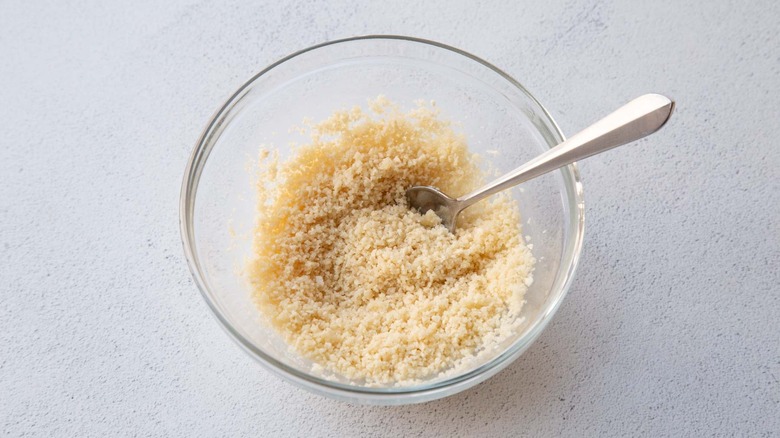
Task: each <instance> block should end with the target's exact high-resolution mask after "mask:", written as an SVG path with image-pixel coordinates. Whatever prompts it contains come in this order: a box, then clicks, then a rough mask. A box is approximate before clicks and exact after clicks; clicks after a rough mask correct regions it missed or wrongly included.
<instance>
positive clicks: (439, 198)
mask: <svg viewBox="0 0 780 438" xmlns="http://www.w3.org/2000/svg"><path fill="white" fill-rule="evenodd" d="M673 109H674V102H673V101H672V100H671V99H669V98H668V97H664V96H661V95H660V94H645V95H644V96H640V97H638V98H636V99H634V100H632V101H631V102H629V103H627V104H625V105H623V106H622V107H620V108H618V110H617V111H615V112H613V113H612V114H610V115H608V116H606V117H604V118H603V119H601V120H599V121H598V122H596V123H594V124H592V125H590V126H589V127H587V128H585V129H584V130H582V131H580V132H579V133H577V134H575V135H573V136H572V137H571V138H569V139H568V140H566V141H564V142H563V143H561V144H559V145H558V146H555V147H554V148H552V149H550V150H549V151H547V152H545V153H543V154H541V155H539V156H538V157H536V158H534V159H533V160H531V161H529V162H527V163H525V164H523V165H522V166H520V167H518V168H517V169H515V170H513V171H511V172H509V173H507V174H506V175H504V176H502V177H500V178H498V179H497V180H495V181H493V182H491V183H490V184H488V185H486V186H484V187H482V188H480V189H478V190H475V191H473V192H471V193H469V194H467V195H465V196H461V197H460V198H457V199H455V198H451V197H449V196H447V195H445V194H444V193H442V192H441V191H440V190H439V189H437V188H435V187H430V186H414V187H412V188H410V189H409V190H407V191H406V199H407V201H409V206H411V207H413V208H416V209H417V210H419V211H420V212H421V213H425V212H427V211H428V210H433V211H434V212H435V213H436V214H437V215H438V216H439V217H440V218H441V220H442V223H443V224H444V226H446V227H447V228H449V230H450V231H451V232H453V233H454V232H455V224H456V221H457V219H458V214H459V213H460V212H461V211H463V210H464V209H465V208H468V207H470V206H471V205H474V204H475V203H477V202H479V201H481V200H482V199H485V198H487V197H488V196H490V195H493V194H496V193H498V192H500V191H502V190H505V189H508V188H510V187H514V186H516V185H518V184H520V183H522V182H525V181H528V180H529V179H532V178H536V177H537V176H540V175H544V174H545V173H547V172H550V171H553V170H555V169H558V168H559V167H563V166H566V165H567V164H571V163H573V162H575V161H577V160H580V159H583V158H587V157H589V156H591V155H596V154H599V153H601V152H604V151H606V150H609V149H612V148H614V147H617V146H621V145H624V144H626V143H631V142H632V141H636V140H639V139H640V138H643V137H646V136H648V135H650V134H652V133H654V132H656V131H658V130H659V129H661V127H662V126H664V124H665V123H666V121H667V120H669V117H670V116H671V115H672V110H673Z"/></svg>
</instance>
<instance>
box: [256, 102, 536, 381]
mask: <svg viewBox="0 0 780 438" xmlns="http://www.w3.org/2000/svg"><path fill="white" fill-rule="evenodd" d="M369 108H370V110H369V111H365V112H364V111H363V110H361V109H360V108H354V109H352V110H349V111H340V112H336V113H335V114H333V115H332V116H331V117H330V118H328V119H327V120H325V121H323V122H322V123H319V124H317V125H315V126H313V127H312V128H311V129H310V134H311V142H310V143H309V144H307V145H304V146H298V147H296V149H295V151H294V153H293V156H292V158H290V159H289V160H287V161H286V162H283V163H278V162H277V161H278V160H276V159H275V158H274V156H269V154H268V153H267V152H263V153H261V159H260V176H259V182H258V191H259V200H260V201H259V208H258V220H257V228H256V232H255V236H254V254H255V257H254V259H253V260H252V261H251V263H250V266H249V270H248V272H249V281H250V282H251V285H252V287H253V290H254V298H255V301H256V303H257V306H258V308H259V309H260V311H261V312H262V313H263V314H264V315H265V316H266V317H267V319H268V320H269V321H270V322H271V324H272V325H273V326H274V327H275V329H276V330H277V331H278V332H279V333H280V334H281V335H282V336H283V337H284V339H285V340H286V342H288V343H289V344H290V345H291V346H292V347H293V348H294V349H295V350H297V351H298V352H299V353H300V354H301V355H303V356H305V357H307V358H310V359H311V360H313V361H314V362H315V363H317V364H319V365H320V366H322V367H323V368H324V369H326V370H328V371H330V372H333V373H337V374H340V375H342V376H344V377H346V378H348V379H352V380H358V381H362V382H364V384H367V385H391V384H396V385H398V384H404V383H405V382H414V381H419V380H421V379H426V378H431V377H435V376H436V375H438V374H439V373H442V372H445V371H446V370H447V369H448V368H451V367H453V366H454V365H455V364H457V363H459V362H461V361H463V360H464V359H467V358H469V357H472V356H473V355H475V354H477V353H478V352H479V351H481V350H484V349H485V348H486V347H488V345H485V343H486V342H491V343H494V344H497V343H498V342H500V341H501V340H503V339H505V338H506V337H507V336H508V335H509V334H510V332H511V328H512V327H514V325H515V324H516V323H517V321H518V314H519V312H520V308H521V306H522V304H523V296H524V294H525V291H526V289H527V287H528V285H530V283H531V279H532V277H531V273H532V270H533V265H534V262H535V260H534V258H533V257H532V255H531V252H530V250H529V249H528V247H527V246H526V245H525V242H524V241H523V238H522V234H521V229H520V225H519V224H520V213H519V210H518V207H517V205H516V203H515V202H514V201H512V200H511V199H510V198H508V197H506V196H500V195H499V196H497V197H495V198H493V199H492V200H490V201H485V202H481V203H479V204H477V205H475V206H473V207H471V208H470V209H468V210H466V211H465V212H464V213H463V214H461V216H460V218H459V221H458V230H457V232H456V233H455V234H452V233H450V232H449V231H448V230H447V229H446V228H445V227H444V226H442V225H441V223H440V220H439V218H438V217H437V216H436V215H435V214H434V213H433V212H428V213H427V214H425V215H421V214H419V213H418V212H416V211H413V210H411V209H410V208H409V207H408V205H407V203H406V200H405V198H404V192H405V190H406V189H407V188H409V187H411V186H413V185H432V186H436V187H438V188H440V189H441V190H443V191H444V192H445V193H449V194H452V195H461V194H464V193H466V192H468V191H469V190H471V189H473V188H475V187H477V186H478V185H479V184H480V183H481V182H482V179H483V178H482V174H481V173H480V171H479V168H478V166H477V162H476V156H474V155H471V154H470V153H469V152H468V149H467V146H466V143H465V141H464V139H463V137H462V136H459V135H457V134H456V133H455V132H453V130H452V128H451V127H450V124H449V123H447V122H445V121H443V120H441V119H440V118H439V117H438V112H437V111H436V110H434V109H432V108H431V107H430V106H426V105H423V104H418V106H417V107H416V108H415V109H413V110H412V111H410V112H407V113H403V112H401V111H400V110H399V109H398V108H397V107H396V106H394V105H392V104H390V103H389V102H388V101H387V100H386V99H384V98H381V97H380V98H378V99H376V100H374V101H372V102H371V103H370V105H369Z"/></svg>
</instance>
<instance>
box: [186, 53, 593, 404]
mask: <svg viewBox="0 0 780 438" xmlns="http://www.w3.org/2000/svg"><path fill="white" fill-rule="evenodd" d="M378 95H385V96H386V97H388V98H389V99H390V100H391V101H393V102H395V103H397V104H399V105H401V106H402V107H404V108H411V107H413V106H414V102H415V101H417V100H420V99H422V100H425V101H435V102H436V106H437V107H438V108H439V109H440V110H441V116H442V117H443V118H445V119H449V120H451V121H453V122H455V129H456V130H457V131H460V132H462V133H464V134H465V135H466V138H467V141H468V144H469V147H470V149H471V151H472V152H476V153H478V154H479V155H481V157H482V159H483V163H482V164H483V167H484V168H485V169H486V170H487V171H488V172H490V173H491V174H494V175H497V174H500V173H504V172H507V171H509V170H511V169H513V168H515V167H517V166H519V165H520V164H522V163H523V162H525V161H527V160H528V159H530V158H532V157H534V156H536V155H538V154H539V153H541V152H543V151H544V150H546V149H548V148H549V147H550V146H551V145H554V144H557V143H558V142H560V141H561V140H562V139H561V136H560V134H559V132H558V130H557V128H556V127H555V125H554V123H553V122H552V120H551V119H550V118H549V116H548V115H547V114H546V113H545V111H544V109H543V108H541V106H540V105H539V104H538V103H537V102H536V101H535V100H534V99H533V98H532V97H531V96H530V95H529V94H527V92H525V91H524V90H523V89H522V88H520V87H519V86H517V85H516V84H514V83H513V82H512V81H510V80H508V79H507V78H506V77H504V76H503V75H501V74H500V73H498V72H497V71H496V70H494V69H492V68H490V67H489V66H486V65H485V64H482V63H481V62H478V61H476V60H474V59H472V58H470V57H468V56H466V55H464V54H462V53H459V52H456V51H453V50H451V49H448V48H444V47H440V46H436V45H432V44H428V43H424V42H419V41H410V40H406V39H392V38H385V39H383V38H368V39H356V40H349V41H343V42H339V43H336V44H328V45H323V46H320V47H318V48H314V49H310V50H308V51H305V52H303V53H300V54H297V55H294V56H293V57H291V58H288V59H286V60H283V61H280V63H277V64H276V65H274V66H272V67H270V68H269V69H267V70H266V71H264V72H263V73H261V74H260V75H258V76H256V77H255V78H253V79H252V80H251V81H250V82H249V83H247V84H246V85H245V86H244V87H243V88H242V89H241V90H239V91H238V92H237V93H236V94H235V95H234V96H233V98H232V99H231V100H230V101H228V103H227V104H226V105H225V107H223V109H222V110H221V111H220V112H219V113H218V114H217V115H216V116H215V119H214V120H213V121H212V123H211V125H210V126H209V127H208V128H207V130H206V132H205V133H204V136H203V139H202V142H201V144H200V145H199V147H198V149H196V151H195V153H194V154H193V162H192V163H191V169H190V174H189V177H188V178H189V181H186V182H185V199H184V200H183V203H184V204H183V207H184V208H185V209H186V210H187V212H188V213H189V214H187V215H185V216H184V218H185V219H184V221H185V224H184V226H185V228H186V232H185V237H184V238H185V240H187V241H188V242H187V243H188V244H189V246H190V248H191V255H190V258H191V260H190V263H191V266H192V268H193V271H194V272H195V274H196V275H195V276H196V279H197V280H198V282H199V283H200V284H199V286H201V289H202V290H203V292H204V295H205V296H206V299H207V301H209V302H210V305H211V306H212V308H213V309H214V310H215V312H216V313H217V314H218V316H219V317H220V319H221V320H222V322H223V323H224V324H225V325H226V326H227V328H228V329H229V331H230V332H231V333H232V334H233V335H234V336H236V337H238V338H240V340H241V342H242V343H244V346H245V347H247V348H248V349H249V350H250V352H251V353H253V354H254V355H255V356H256V357H258V358H259V359H261V361H262V362H264V363H266V364H268V363H270V364H271V367H272V368H276V370H277V371H280V372H281V373H282V374H285V375H288V376H289V375H290V374H292V375H294V376H297V377H298V378H301V377H302V378H303V379H304V380H312V381H313V382H315V383H316V384H324V385H326V386H328V385H331V386H334V387H338V388H342V389H347V390H350V389H355V390H358V391H368V392H382V391H386V392H396V393H397V392H400V393H403V392H415V391H419V390H424V389H429V388H435V387H442V386H446V385H448V384H449V383H451V382H453V381H455V380H457V379H458V378H461V379H462V378H464V374H463V373H459V374H458V375H451V376H446V377H441V378H438V379H435V380H431V381H429V382H426V383H425V384H424V385H422V386H421V387H407V388H364V387H362V385H361V382H351V381H348V380H346V379H343V378H341V377H339V376H333V375H323V374H318V373H315V372H313V371H312V363H310V362H309V361H308V360H306V359H304V358H301V357H299V356H298V355H297V354H296V353H295V352H293V351H290V350H289V349H288V348H287V346H286V345H285V344H284V342H283V341H282V340H281V338H280V337H279V336H278V335H277V334H276V333H275V332H274V331H273V330H272V329H270V328H269V327H268V325H267V324H266V323H265V322H264V321H263V318H262V315H261V314H260V313H259V312H258V311H257V309H256V308H255V306H254V304H253V302H252V300H251V292H250V289H249V288H248V286H247V284H246V283H245V282H244V280H243V278H242V275H241V271H242V270H243V268H244V266H245V265H246V263H247V260H248V258H249V257H250V255H251V242H252V234H253V226H254V216H255V211H256V208H257V207H256V200H255V196H256V194H255V191H254V181H253V172H252V165H253V163H254V161H255V160H256V159H257V156H258V152H259V149H260V147H261V145H264V146H266V147H267V146H273V147H274V148H275V149H277V150H278V153H279V156H280V158H281V159H283V160H284V159H286V158H287V157H288V156H289V154H290V149H289V147H288V144H289V143H290V142H298V143H301V142H306V141H307V138H306V137H305V136H303V135H301V134H299V133H296V132H293V131H291V130H290V128H292V127H294V126H300V125H301V122H302V120H303V119H304V118H309V119H311V120H314V121H318V120H321V119H323V118H326V117H327V116H329V115H330V114H331V113H332V112H333V111H335V110H338V109H344V108H350V107H353V106H355V105H362V106H364V107H365V106H366V104H367V102H368V100H369V99H371V98H374V97H376V96H378ZM577 184H578V182H577V181H576V175H575V173H574V171H573V169H572V168H564V169H562V170H560V171H556V172H553V173H551V174H548V175H546V176H543V177H540V178H537V179H535V180H533V181H530V182H528V183H525V184H523V185H522V186H521V187H517V188H515V189H512V193H511V194H512V196H513V197H514V198H516V199H517V200H518V201H519V204H520V208H521V214H522V216H523V220H522V226H523V234H524V235H526V236H527V238H528V241H529V243H531V244H532V245H533V250H532V252H533V254H534V256H535V257H536V259H537V264H536V268H535V272H534V283H533V284H532V286H531V287H530V289H529V290H528V293H527V294H526V301H527V302H526V304H525V306H524V308H523V312H522V314H523V317H524V318H525V319H524V323H523V325H522V327H521V329H520V330H519V331H518V332H516V333H515V334H514V335H513V336H512V337H511V338H510V339H508V340H506V341H505V342H504V344H503V345H501V348H500V349H499V350H497V351H495V352H493V353H492V354H488V355H486V357H481V358H479V359H477V360H475V361H474V363H473V364H471V365H472V366H471V368H470V369H471V370H484V369H485V368H486V367H487V368H490V367H492V368H495V369H494V370H493V371H492V372H491V373H490V374H492V373H493V372H496V371H497V370H498V369H499V368H500V367H502V366H505V365H506V363H508V361H509V360H508V356H513V357H516V356H517V355H519V353H520V352H521V351H522V350H523V349H525V348H526V347H527V346H528V344H529V343H530V341H532V340H533V338H535V336H536V335H538V332H539V331H540V329H541V327H542V326H543V325H544V324H545V323H546V319H547V318H549V317H550V316H551V314H552V312H553V311H554V309H555V308H556V307H557V304H558V303H559V301H560V300H561V299H562V297H563V295H564V294H565V289H566V286H567V284H568V278H569V276H570V275H571V273H572V270H573V267H574V264H575V262H576V255H577V254H576V253H577V252H578V249H579V247H578V242H577V240H578V239H579V237H577V236H576V234H577V230H578V229H579V230H580V232H581V228H578V227H579V226H580V225H581V224H580V223H579V221H580V220H581V215H580V214H581V212H579V211H575V210H577V205H578V203H579V191H578V188H577ZM455 195H460V194H455ZM580 237H581V234H580ZM499 359H501V360H503V361H504V362H506V363H504V364H497V363H495V362H496V361H498V360H499ZM480 373H481V371H480ZM453 379H454V380H453Z"/></svg>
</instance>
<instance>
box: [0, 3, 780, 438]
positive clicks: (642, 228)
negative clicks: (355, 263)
mask: <svg viewBox="0 0 780 438" xmlns="http://www.w3.org/2000/svg"><path fill="white" fill-rule="evenodd" d="M778 21H780V7H779V6H778V2H776V1H774V0H770V1H757V2H727V1H720V2H681V1H678V0H673V1H642V2H639V1H636V2H633V1H632V2H629V1H625V2H618V1H613V2H609V1H606V2H602V1H593V0H588V1H581V2H578V1H565V0H547V1H544V2H522V3H521V2H510V1H498V2H473V1H467V2H452V1H437V2H428V1H424V2H411V3H408V4H401V3H394V2H382V3H378V2H377V3H372V4H369V2H363V1H355V2H349V1H310V2H301V3H294V2H276V1H274V2H265V1H247V2H243V4H237V3H218V2H213V1H190V0H176V1H165V2H162V1H161V2H157V1H150V0H142V1H135V2H122V3H120V2H105V1H58V2H42V1H34V2H33V1H0V128H1V129H0V251H2V252H1V253H0V269H1V271H0V291H2V294H1V295H0V341H1V342H2V344H1V345H0V394H1V395H0V432H2V433H3V434H7V435H11V436H21V435H26V434H33V435H39V436H51V435H58V436H75V435H93V436H101V435H108V436H114V435H119V436H131V435H139V436H145V435H170V436H283V435H290V436H295V435H297V436H368V435H374V436H378V435H386V436H399V435H412V436H415V435H420V436H428V435H440V436H507V435H529V436H550V435H564V436H593V435H603V436H608V435H648V436H659V435H663V436H684V435H699V436H703V435H707V436H709V435H734V434H736V435H751V436H777V435H778V434H779V433H780V297H778V294H779V293H780V288H779V287H778V281H779V280H780V275H778V266H779V265H780V255H779V248H780V227H779V226H778V217H780V207H779V206H780V194H779V192H780V191H779V189H780V187H778V179H779V178H780V175H779V174H778V168H780V145H778V142H777V136H778V132H779V131H780V129H779V128H780V111H779V110H778V97H780V96H778V90H780V38H778V27H777V26H778ZM368 33H395V34H406V35H413V36H418V37H424V38H430V39H434V40H438V41H441V42H444V43H448V44H451V45H454V46H457V47H460V48H462V49H465V50H467V51H470V52H472V53H475V54H477V55H479V56H481V57H483V58H485V59H487V60H489V61H492V62H493V63H495V64H496V65H498V66H499V67H501V68H503V69H505V70H506V71H507V72H509V74H511V75H512V76H514V77H515V78H517V79H518V80H519V81H520V82H521V83H523V84H524V85H526V86H527V87H528V88H529V89H530V90H531V92H532V93H534V94H535V95H536V96H537V97H538V98H539V99H540V100H541V101H542V103H543V104H545V105H546V106H547V107H548V108H549V109H550V111H551V112H552V114H553V116H554V117H555V118H556V119H557V120H558V122H559V123H560V125H561V127H562V128H563V130H564V132H566V133H569V134H571V133H573V132H575V131H576V130H577V129H579V128H582V127H584V126H586V124H588V123H589V122H591V121H593V120H594V119H595V118H596V117H597V116H599V115H602V114H604V113H606V112H608V111H610V110H612V109H613V108H616V107H617V106H618V105H620V104H622V103H624V102H625V101H627V100H629V99H630V98H633V97H635V96H637V95H639V94H642V93H644V92H649V91H655V92H661V93H667V94H669V95H671V96H673V97H674V98H676V99H677V101H678V105H679V106H678V110H677V112H676V114H675V116H674V117H673V120H672V122H671V123H670V125H668V126H667V127H666V128H664V130H663V131H662V132H661V133H659V134H658V135H656V136H654V137H652V139H646V140H644V141H643V142H642V143H641V144H638V145H635V146H634V147H629V148H625V149H621V150H619V151H614V152H611V153H608V154H606V155H601V156H598V157H594V158H592V159H590V160H588V161H586V162H583V163H581V170H582V179H583V182H584V187H585V195H586V203H587V225H586V243H585V248H584V253H583V257H582V262H581V264H580V269H579V271H578V274H577V277H576V279H575V282H574V286H573V287H572V289H571V291H570V293H569V296H568V298H567V300H566V301H565V302H564V304H563V306H562V308H561V310H560V312H559V313H558V315H557V316H556V318H555V320H554V322H553V323H552V324H551V325H550V326H549V328H548V329H547V330H546V332H545V333H544V334H543V335H542V336H541V338H540V339H539V340H538V341H537V342H536V343H535V344H534V345H533V346H532V347H531V348H530V350H529V351H528V352H527V353H526V354H525V355H523V356H522V357H521V358H520V359H519V360H517V362H515V363H514V364H513V365H511V366H510V367H509V368H508V369H506V370H505V371H503V372H502V373H500V374H499V375H497V376H496V377H494V378H492V379H491V380H489V381H488V382H486V383H484V384H482V385H479V386H478V387H476V388H474V389H472V390H469V391H466V392H464V393H461V394H458V395H455V396H453V397H450V398H447V399H444V400H440V401H436V402H432V403H428V404H424V405H416V406H406V407H391V408H387V407H365V406H351V405H347V404H344V403H340V402H336V401H331V400H328V399H324V398H320V397H318V396H314V395H310V394H308V393H306V392H304V391H302V390H299V389H297V388H295V387H293V386H291V385H289V384H287V383H284V382H282V381H280V380H279V379H277V378H276V377H274V376H273V375H271V374H270V373H269V372H267V371H265V370H264V369H262V368H261V367H260V366H259V365H257V364H256V363H254V362H253V361H252V360H250V358H249V357H248V356H246V355H245V354H244V353H243V352H241V351H240V350H239V348H238V347H237V346H236V345H234V344H233V343H232V342H231V341H230V340H229V339H228V337H227V336H226V335H225V334H224V333H223V332H222V329H221V328H220V327H219V326H218V325H217V323H216V321H215V320H214V319H213V318H212V316H211V315H210V314H209V312H208V310H207V308H206V306H205V304H204V303H203V302H202V300H201V298H200V296H199V294H198V292H197V291H196V288H195V286H194V285H193V283H192V281H191V280H190V275H189V272H188V271H187V268H186V264H185V261H184V259H183V256H182V251H181V245H180V241H179V232H178V223H177V221H178V218H177V214H178V204H177V202H178V196H179V184H180V182H181V177H182V173H183V169H184V166H185V163H186V160H187V158H188V155H189V153H190V150H191V148H192V147H193V145H194V143H195V141H196V139H197V137H198V135H199V133H200V131H201V129H202V127H203V126H204V124H205V123H206V121H207V120H208V118H209V117H210V116H211V114H212V112H213V111H214V110H215V109H216V108H217V106H218V105H219V104H220V103H221V102H222V101H223V100H224V99H225V98H226V97H227V96H228V95H229V94H230V93H232V92H233V91H234V90H235V89H236V88H237V87H238V86H239V85H241V84H242V82H243V81H244V80H246V79H247V78H249V77H250V76H251V75H253V74H254V73H255V72H257V71H259V70H260V69H261V68H263V67H264V66H266V65H267V64H269V63H271V62H273V61H275V60H277V59H278V58H280V57H282V56H284V55H286V54H288V53H290V52H292V51H295V50H298V49H301V48H304V47H307V46H309V45H312V44H315V43H319V42H323V41H326V40H330V39H335V38H340V37H346V36H352V35H356V34H368Z"/></svg>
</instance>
